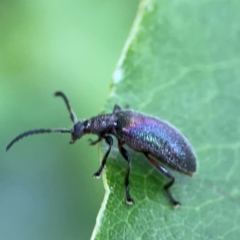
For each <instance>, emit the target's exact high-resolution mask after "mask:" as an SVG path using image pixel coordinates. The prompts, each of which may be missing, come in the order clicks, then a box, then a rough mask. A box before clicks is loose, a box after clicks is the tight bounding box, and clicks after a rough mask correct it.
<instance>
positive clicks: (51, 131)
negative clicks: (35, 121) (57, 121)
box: [6, 128, 72, 151]
mask: <svg viewBox="0 0 240 240" xmlns="http://www.w3.org/2000/svg"><path fill="white" fill-rule="evenodd" d="M54 132H60V133H72V131H71V130H68V129H64V128H60V129H35V130H30V131H27V132H24V133H21V134H19V135H18V136H17V137H15V138H14V139H13V140H12V141H11V142H10V143H9V144H8V145H7V147H6V151H7V150H9V149H10V148H11V147H12V145H13V144H14V143H16V142H17V141H19V140H21V139H22V138H24V137H27V136H29V135H34V134H40V133H54Z"/></svg>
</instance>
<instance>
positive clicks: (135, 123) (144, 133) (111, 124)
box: [6, 92, 197, 206]
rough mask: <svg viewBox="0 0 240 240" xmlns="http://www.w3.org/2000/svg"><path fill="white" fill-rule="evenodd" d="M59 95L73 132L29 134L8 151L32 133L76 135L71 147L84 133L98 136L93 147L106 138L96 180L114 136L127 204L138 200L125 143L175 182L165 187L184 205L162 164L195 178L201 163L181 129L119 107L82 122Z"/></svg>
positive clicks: (42, 130)
mask: <svg viewBox="0 0 240 240" xmlns="http://www.w3.org/2000/svg"><path fill="white" fill-rule="evenodd" d="M55 96H60V97H62V98H63V100H64V102H65V104H66V105H67V109H68V111H69V113H70V118H71V120H72V122H73V124H74V126H73V129H70V130H68V129H55V130H52V129H36V130H31V131H27V132H24V133H22V134H20V135H18V136H17V137H16V138H14V139H13V140H12V141H11V142H10V143H9V144H8V146H7V148H6V150H8V149H9V148H11V146H12V145H13V144H14V143H15V142H17V141H18V140H20V139H22V138H24V137H26V136H29V135H32V134H39V133H53V132H60V133H70V134H71V135H72V140H71V141H70V143H71V144H72V143H74V142H75V141H76V140H78V139H80V138H81V137H82V136H83V135H84V134H88V133H90V134H96V135H97V136H98V139H97V140H95V141H92V140H90V141H91V142H90V145H95V144H96V143H98V142H100V141H101V140H102V139H104V140H105V142H106V143H107V144H108V150H107V152H106V153H105V155H104V157H103V160H102V162H101V166H100V168H99V169H98V171H97V172H96V173H94V177H96V178H98V177H100V175H101V173H102V170H103V168H104V166H105V164H106V161H107V157H108V155H109V153H110V151H111V147H112V145H113V138H112V136H110V135H114V136H115V137H116V138H117V140H118V149H119V151H120V153H121V155H122V156H123V158H124V159H125V160H126V161H127V163H128V165H127V172H126V176H125V187H126V201H127V203H128V204H133V203H134V201H133V199H132V198H131V197H130V193H129V174H130V162H131V160H130V157H129V154H128V152H127V150H126V149H125V148H124V147H123V145H124V144H126V145H128V146H129V147H130V148H132V149H133V150H135V151H138V152H141V153H143V154H144V155H145V156H146V158H147V159H148V161H149V162H150V163H151V164H152V165H153V166H154V167H156V168H157V170H158V171H159V172H161V173H162V174H163V175H165V176H166V177H168V178H170V179H171V180H170V182H169V183H167V184H166V185H165V186H164V189H165V190H166V192H167V196H168V198H169V200H170V202H171V203H172V204H173V205H174V206H178V205H180V203H179V202H178V201H176V200H175V199H174V198H173V196H172V194H171V192H170V190H169V189H170V187H171V186H172V185H173V184H174V180H175V178H174V176H173V175H172V173H171V172H170V171H169V170H167V169H166V168H165V167H164V166H163V165H162V164H161V163H163V164H165V165H167V166H169V167H170V168H173V169H175V170H177V171H179V172H181V173H184V174H186V175H189V176H192V175H193V173H194V172H196V167H197V164H196V156H195V154H194V152H193V149H192V148H191V146H190V144H189V142H188V141H187V139H186V138H185V137H184V136H183V135H182V134H181V133H180V132H179V131H178V130H177V129H175V128H174V127H173V126H172V125H170V124H169V123H167V122H164V121H163V120H161V119H158V118H154V117H150V116H148V115H144V114H142V113H138V112H135V111H133V110H129V109H121V108H120V107H119V106H118V105H115V106H114V109H113V113H110V114H103V115H98V116H96V117H92V118H90V119H88V120H84V121H78V119H77V117H76V116H75V114H74V113H73V111H72V109H71V107H70V104H69V102H68V99H67V97H66V96H65V95H64V94H63V93H62V92H56V93H55ZM152 157H154V158H156V159H157V160H159V161H160V162H161V163H159V161H156V160H155V159H153V158H152Z"/></svg>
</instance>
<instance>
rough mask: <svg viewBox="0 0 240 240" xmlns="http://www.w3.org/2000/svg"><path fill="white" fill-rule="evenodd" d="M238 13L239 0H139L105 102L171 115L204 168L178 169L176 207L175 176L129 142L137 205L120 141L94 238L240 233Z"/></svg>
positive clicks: (110, 164) (107, 176)
mask: <svg viewBox="0 0 240 240" xmlns="http://www.w3.org/2000/svg"><path fill="white" fill-rule="evenodd" d="M239 12H240V2H239V1H234V0H204V1H199V0H191V1H180V0H175V1H169V0H161V1H160V0H159V1H157V0H156V1H154V0H148V1H147V0H146V1H142V2H141V4H140V6H139V11H138V14H137V17H136V20H135V23H134V26H133V29H132V31H131V34H130V36H129V39H128V41H127V43H126V46H125V49H124V51H123V53H122V56H121V59H120V61H119V64H118V66H117V69H116V71H115V73H114V77H113V84H112V89H111V96H110V98H109V101H108V103H107V105H106V108H105V110H106V112H111V111H112V108H113V106H114V104H115V103H117V104H119V105H121V106H125V105H126V104H129V105H130V106H131V108H133V109H135V110H137V111H142V112H145V113H148V114H150V115H154V116H158V117H160V118H162V119H165V120H167V121H169V122H171V123H172V124H173V125H175V126H176V127H177V128H179V129H180V130H181V132H182V133H183V134H184V135H185V136H186V137H187V138H188V139H189V141H190V142H191V144H192V145H193V148H194V149H195V152H196V154H197V157H198V171H197V173H196V174H195V175H194V177H193V178H189V177H188V176H185V175H182V174H179V173H177V172H174V171H172V173H173V174H174V175H175V177H176V182H175V184H174V186H173V187H172V188H171V190H172V194H173V196H174V197H175V198H176V199H177V200H179V201H180V202H181V203H182V206H181V207H179V208H176V209H174V208H173V207H172V206H171V204H170V203H169V201H168V199H167V197H166V193H165V192H164V190H163V185H164V184H165V183H166V181H168V180H167V179H165V178H164V177H163V176H161V175H160V174H159V173H158V172H157V171H156V170H155V169H154V168H153V167H152V166H151V165H150V164H149V163H148V162H147V160H146V159H145V157H144V156H143V155H142V154H141V153H136V152H134V151H133V150H129V153H130V156H131V159H132V163H131V166H132V168H131V176H130V182H131V183H130V190H131V196H132V197H133V198H134V200H135V205H134V206H129V205H127V204H126V203H125V188H124V177H125V171H126V161H125V160H123V158H122V156H121V155H120V154H119V153H118V149H117V146H116V145H115V147H114V149H113V150H112V152H111V156H110V157H109V159H108V162H107V168H106V171H105V173H104V175H103V179H104V185H105V188H106V195H105V199H104V202H103V204H102V208H101V210H100V212H99V216H98V218H97V223H96V227H95V229H94V232H93V235H92V239H151V240H152V239H239V236H240V183H239V180H240V177H239V174H240V173H239V170H240V140H239V138H240V57H239V56H240V14H239ZM115 142H116V141H115ZM104 146H105V145H104ZM105 151H106V147H104V148H103V152H105Z"/></svg>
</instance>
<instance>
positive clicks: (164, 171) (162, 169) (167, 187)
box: [144, 153, 181, 207]
mask: <svg viewBox="0 0 240 240" xmlns="http://www.w3.org/2000/svg"><path fill="white" fill-rule="evenodd" d="M144 155H145V156H146V157H147V159H148V161H149V162H150V163H151V164H152V165H153V166H154V167H155V168H157V170H158V171H159V172H160V173H162V174H163V175H164V176H166V177H168V178H170V179H171V181H170V182H169V183H167V184H166V185H165V186H164V189H165V191H166V193H167V196H168V198H169V200H170V202H171V203H172V204H173V206H175V207H177V206H179V205H181V203H180V202H178V201H176V200H175V199H174V198H173V196H172V194H171V192H170V187H171V186H172V185H173V184H174V181H175V178H174V176H173V175H172V173H171V172H170V171H169V170H167V169H166V168H165V167H163V166H162V165H161V164H160V163H158V162H157V161H156V160H154V159H152V158H151V157H149V155H148V154H146V153H144Z"/></svg>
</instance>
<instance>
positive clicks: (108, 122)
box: [85, 114, 116, 135]
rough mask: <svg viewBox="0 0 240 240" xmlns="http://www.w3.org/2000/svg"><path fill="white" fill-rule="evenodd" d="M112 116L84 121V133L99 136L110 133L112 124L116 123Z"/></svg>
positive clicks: (105, 115)
mask: <svg viewBox="0 0 240 240" xmlns="http://www.w3.org/2000/svg"><path fill="white" fill-rule="evenodd" d="M115 118H116V117H115V116H114V115H113V114H104V115H99V116H96V117H93V118H90V119H89V120H87V121H86V127H85V132H86V133H92V134H97V135H101V134H104V133H111V131H112V128H113V126H114V123H115V122H116V120H115Z"/></svg>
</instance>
